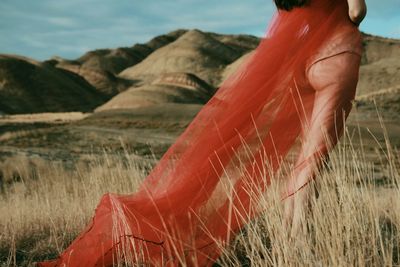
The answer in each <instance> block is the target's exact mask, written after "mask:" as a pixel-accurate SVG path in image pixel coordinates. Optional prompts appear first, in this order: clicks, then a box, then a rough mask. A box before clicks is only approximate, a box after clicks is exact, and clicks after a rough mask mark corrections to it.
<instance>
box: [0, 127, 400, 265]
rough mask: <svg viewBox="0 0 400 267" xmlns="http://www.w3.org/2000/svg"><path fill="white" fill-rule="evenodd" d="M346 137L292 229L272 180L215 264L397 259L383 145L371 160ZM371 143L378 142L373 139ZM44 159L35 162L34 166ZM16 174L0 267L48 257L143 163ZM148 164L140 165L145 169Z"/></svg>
mask: <svg viewBox="0 0 400 267" xmlns="http://www.w3.org/2000/svg"><path fill="white" fill-rule="evenodd" d="M352 138H353V137H351V136H350V135H349V134H347V135H345V138H343V140H342V142H341V143H340V144H339V145H338V146H337V147H336V149H335V150H334V151H333V152H332V153H331V157H330V162H329V164H328V165H327V166H326V167H325V168H324V169H323V170H322V171H321V172H320V173H319V174H318V176H317V179H316V181H315V183H313V185H315V186H316V188H317V189H318V195H316V194H315V195H312V197H311V204H312V205H311V209H310V211H309V212H308V214H306V216H305V220H304V222H303V225H302V230H301V231H300V234H299V235H298V236H297V237H296V238H295V239H291V238H288V229H287V227H286V226H285V225H284V224H283V222H282V221H283V220H282V218H283V209H282V205H281V202H280V201H279V195H278V190H276V188H277V186H275V184H272V186H271V187H270V189H269V190H268V191H267V193H266V194H264V195H263V198H262V200H261V204H260V206H261V208H262V207H267V208H266V209H265V211H264V212H263V213H262V214H261V215H260V216H259V217H257V219H255V220H252V221H251V222H250V223H249V224H248V225H247V226H246V227H244V228H243V230H242V231H241V232H240V233H239V234H238V235H237V236H236V238H235V239H234V241H233V242H232V243H231V244H230V245H229V246H223V247H221V248H222V250H223V255H222V256H221V257H220V259H219V260H218V262H217V263H216V265H220V266H396V265H399V264H400V236H399V227H400V189H399V182H400V167H399V165H400V164H399V160H400V158H399V154H398V151H397V150H395V149H394V148H392V147H391V145H390V141H389V140H387V139H386V143H385V144H384V145H383V146H382V147H377V149H376V151H375V152H374V153H376V157H377V159H378V163H379V166H378V167H379V172H380V178H379V179H377V175H376V174H377V170H378V169H377V164H376V162H375V163H374V162H371V161H370V160H369V157H367V152H365V151H364V150H363V149H362V146H355V145H354V144H353V142H352V141H353V140H352ZM377 144H378V143H377ZM43 164H44V163H43ZM14 166H16V167H17V168H15V169H14V170H12V171H10V172H9V173H12V175H13V176H16V177H17V178H16V179H14V181H12V182H10V183H8V184H7V185H6V186H4V188H3V192H2V193H1V195H0V214H1V217H0V261H1V264H0V266H29V265H32V263H33V262H34V261H38V260H43V259H45V258H52V257H55V256H56V255H57V254H58V253H60V252H61V251H62V250H63V249H64V248H65V247H66V246H67V245H68V244H69V243H70V242H71V241H72V240H73V239H74V237H75V236H76V235H77V234H78V233H79V231H80V230H81V229H82V228H83V227H84V226H85V225H86V224H87V223H88V221H89V219H90V217H91V216H92V214H93V210H94V208H95V207H96V205H97V203H98V201H99V199H100V197H101V196H102V195H103V194H104V193H105V192H116V193H128V192H133V191H135V189H136V188H137V186H138V184H139V183H140V181H141V180H142V179H143V178H144V177H145V176H146V173H147V171H148V168H143V166H141V165H140V164H138V160H137V158H135V157H134V156H132V155H129V154H125V155H120V157H119V158H116V159H115V158H111V157H109V156H107V155H104V156H102V157H97V158H94V159H93V160H92V161H91V164H89V165H88V166H86V165H78V166H77V167H76V169H74V170H66V169H64V168H63V167H61V166H58V165H46V166H44V165H41V167H40V168H36V169H37V170H36V171H31V170H30V168H32V164H28V163H26V162H25V163H24V161H23V160H22V161H21V162H19V163H18V159H15V165H14ZM147 167H149V166H147Z"/></svg>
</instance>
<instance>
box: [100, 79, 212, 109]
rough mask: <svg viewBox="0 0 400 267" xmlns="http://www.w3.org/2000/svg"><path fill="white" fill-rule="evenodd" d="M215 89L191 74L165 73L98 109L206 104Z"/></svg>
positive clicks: (121, 94) (119, 95)
mask: <svg viewBox="0 0 400 267" xmlns="http://www.w3.org/2000/svg"><path fill="white" fill-rule="evenodd" d="M214 92H215V89H214V88H213V87H212V86H210V85H209V84H207V83H206V82H205V81H203V80H201V79H200V78H198V77H197V76H196V75H194V74H191V73H183V72H182V73H179V72H177V73H165V74H162V75H160V76H159V77H158V78H157V79H156V80H154V81H153V82H152V83H150V84H145V85H143V86H140V87H131V88H129V89H128V90H126V91H124V92H122V93H120V94H118V95H117V96H115V97H113V98H112V99H111V100H110V101H108V102H107V103H105V104H104V105H102V106H100V107H99V108H97V109H96V111H104V110H110V109H129V108H138V107H146V106H151V105H156V104H163V103H185V104H205V103H206V102H207V101H208V99H210V98H211V96H212V95H213V94H214Z"/></svg>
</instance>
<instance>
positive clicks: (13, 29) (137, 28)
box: [0, 0, 400, 60]
mask: <svg viewBox="0 0 400 267" xmlns="http://www.w3.org/2000/svg"><path fill="white" fill-rule="evenodd" d="M366 2H367V6H368V14H367V17H366V19H365V20H364V21H363V22H362V24H361V26H360V29H361V30H362V31H364V32H366V33H371V34H374V35H380V36H384V37H391V38H399V39H400V0H366ZM275 10H276V8H275V6H274V4H273V0H246V1H243V0H218V1H216V0H0V53H7V54H19V55H24V56H27V57H31V58H34V59H37V60H45V59H49V58H51V57H52V56H61V57H63V58H68V59H74V58H77V57H79V56H80V55H82V54H84V53H85V52H87V51H90V50H94V49H98V48H116V47H126V46H132V45H133V44H135V43H144V42H147V41H149V40H150V39H151V38H153V37H155V36H157V35H160V34H165V33H167V32H170V31H173V30H176V29H180V28H184V29H193V28H196V29H200V30H202V31H212V32H217V33H230V34H234V33H244V34H252V35H256V36H259V37H261V36H263V34H264V33H265V30H266V28H267V25H268V23H269V21H270V19H271V17H272V14H273V13H274V12H275Z"/></svg>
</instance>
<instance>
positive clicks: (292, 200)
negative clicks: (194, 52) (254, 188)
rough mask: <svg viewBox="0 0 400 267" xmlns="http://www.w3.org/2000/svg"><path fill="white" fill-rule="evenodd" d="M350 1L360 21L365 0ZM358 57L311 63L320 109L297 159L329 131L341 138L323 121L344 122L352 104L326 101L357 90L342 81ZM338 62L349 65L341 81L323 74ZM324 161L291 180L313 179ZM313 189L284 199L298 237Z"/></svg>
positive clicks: (312, 149) (352, 17) (316, 106)
mask: <svg viewBox="0 0 400 267" xmlns="http://www.w3.org/2000/svg"><path fill="white" fill-rule="evenodd" d="M347 1H348V5H349V18H350V20H351V21H352V22H353V23H354V24H356V25H359V24H360V23H361V21H362V20H363V19H364V17H365V15H366V12H367V7H366V4H365V0H347ZM355 57H358V56H357V55H355V54H351V53H343V54H339V55H337V56H334V57H332V58H328V59H324V60H323V61H326V60H330V61H331V63H332V64H320V63H319V62H317V63H316V64H314V65H312V66H311V67H310V69H309V71H308V73H309V80H310V83H311V85H312V86H313V87H314V89H315V90H316V91H317V92H316V99H315V104H314V107H313V109H314V110H316V112H315V114H313V115H312V118H311V121H310V123H311V124H310V129H309V131H308V132H307V133H306V134H305V136H307V134H308V135H309V136H310V137H311V138H309V139H307V138H306V140H305V141H304V143H303V145H302V149H301V151H300V154H299V158H298V160H297V162H301V161H302V160H304V159H305V158H307V157H309V156H310V155H312V154H313V153H315V152H316V150H317V147H319V146H320V145H321V144H323V143H324V140H325V137H326V135H325V134H326V132H328V133H329V136H328V137H329V138H330V139H331V140H333V143H336V142H337V139H338V135H340V134H341V133H340V132H338V131H337V128H336V130H335V131H329V129H328V131H323V130H322V129H321V125H324V126H325V129H326V128H329V127H337V126H338V125H343V123H344V119H345V118H346V117H347V115H348V113H349V112H350V110H351V104H350V103H348V102H336V103H333V102H334V101H331V102H329V103H326V102H324V100H326V99H330V100H332V99H334V100H335V99H336V100H337V101H340V99H344V98H345V97H338V96H339V95H340V94H343V93H349V92H351V91H352V90H355V87H356V86H355V85H354V86H353V88H351V87H352V85H351V81H342V83H341V82H340V80H341V77H344V76H346V74H347V73H346V72H347V71H354V70H355V69H357V68H358V66H357V64H359V61H358V59H357V58H355ZM325 63H327V62H325ZM335 64H339V66H347V67H348V69H347V70H346V68H343V71H344V73H342V74H340V73H337V74H338V77H337V78H336V80H337V81H339V82H338V83H332V79H333V80H335V77H324V75H323V74H321V73H326V74H327V75H331V73H332V69H331V70H329V68H335V67H337V65H335ZM343 64H345V65H343ZM353 64H356V65H353ZM330 65H331V66H330ZM324 68H325V69H324ZM341 75H344V76H341ZM346 87H349V88H346ZM327 95H328V97H327ZM334 111H335V112H336V114H337V115H339V116H332V113H333V112H334ZM338 111H340V112H338ZM338 113H340V114H338ZM335 125H336V126H335ZM341 130H343V129H339V131H341ZM331 145H332V144H331ZM333 145H334V144H333ZM327 147H328V148H329V145H327ZM325 157H326V158H327V157H328V155H327V154H326V155H325ZM320 165H321V161H320V162H316V163H315V164H309V165H308V166H307V167H306V168H304V169H303V170H302V171H300V172H299V173H296V176H295V177H294V179H296V180H295V181H294V180H290V181H289V183H292V184H299V185H302V184H304V183H305V182H306V181H309V180H310V178H312V177H313V176H315V169H316V168H318V167H320ZM295 187H296V186H295ZM313 193H315V191H314V187H313V186H312V184H311V183H308V184H307V185H306V186H304V187H303V188H301V189H300V190H299V191H297V192H296V193H295V194H293V195H292V196H290V197H288V198H286V199H285V200H284V203H283V204H284V223H285V224H286V225H287V226H288V227H289V228H290V238H295V237H296V236H297V235H298V233H299V232H300V231H302V229H304V228H303V227H304V224H303V222H304V221H305V220H304V217H305V215H306V213H307V211H308V208H309V207H310V199H311V195H312V194H313Z"/></svg>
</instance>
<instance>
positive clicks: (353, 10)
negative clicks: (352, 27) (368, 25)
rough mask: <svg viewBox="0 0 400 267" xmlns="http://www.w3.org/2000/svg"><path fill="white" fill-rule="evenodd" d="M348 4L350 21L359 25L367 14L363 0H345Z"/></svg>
mask: <svg viewBox="0 0 400 267" xmlns="http://www.w3.org/2000/svg"><path fill="white" fill-rule="evenodd" d="M347 2H348V4H349V17H350V19H351V21H352V22H353V23H354V24H356V25H359V24H360V23H361V21H362V20H363V19H364V17H365V15H366V14H367V5H366V4H365V0H347Z"/></svg>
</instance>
